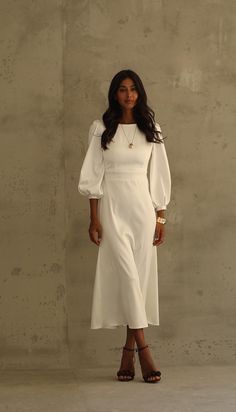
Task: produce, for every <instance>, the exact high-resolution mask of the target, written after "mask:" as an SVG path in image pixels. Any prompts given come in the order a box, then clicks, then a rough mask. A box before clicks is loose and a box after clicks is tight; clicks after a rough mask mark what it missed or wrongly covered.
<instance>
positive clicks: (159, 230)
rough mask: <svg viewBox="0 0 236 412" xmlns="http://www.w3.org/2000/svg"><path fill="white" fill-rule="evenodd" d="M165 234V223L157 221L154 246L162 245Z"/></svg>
mask: <svg viewBox="0 0 236 412" xmlns="http://www.w3.org/2000/svg"><path fill="white" fill-rule="evenodd" d="M164 236H165V227H164V225H163V223H160V222H157V223H156V230H155V233H154V238H153V243H152V244H153V245H154V246H158V245H160V244H161V243H163V242H164Z"/></svg>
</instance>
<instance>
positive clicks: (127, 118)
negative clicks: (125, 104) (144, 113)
mask: <svg viewBox="0 0 236 412" xmlns="http://www.w3.org/2000/svg"><path fill="white" fill-rule="evenodd" d="M120 123H135V119H134V116H133V113H131V112H128V113H123V114H122V117H121V118H120Z"/></svg>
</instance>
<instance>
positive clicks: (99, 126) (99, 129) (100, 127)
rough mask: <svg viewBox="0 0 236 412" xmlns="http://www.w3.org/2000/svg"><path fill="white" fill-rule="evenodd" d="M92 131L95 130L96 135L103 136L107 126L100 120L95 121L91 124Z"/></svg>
mask: <svg viewBox="0 0 236 412" xmlns="http://www.w3.org/2000/svg"><path fill="white" fill-rule="evenodd" d="M90 127H91V129H93V130H94V133H96V134H99V135H101V134H102V133H103V131H104V130H105V125H104V123H103V121H102V120H100V119H95V120H93V122H92V123H91V126H90Z"/></svg>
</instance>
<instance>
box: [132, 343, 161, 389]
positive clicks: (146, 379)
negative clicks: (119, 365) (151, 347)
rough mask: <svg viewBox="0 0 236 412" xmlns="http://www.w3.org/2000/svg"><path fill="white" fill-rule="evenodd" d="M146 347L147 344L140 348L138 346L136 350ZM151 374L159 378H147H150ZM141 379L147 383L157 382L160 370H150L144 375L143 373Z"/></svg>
mask: <svg viewBox="0 0 236 412" xmlns="http://www.w3.org/2000/svg"><path fill="white" fill-rule="evenodd" d="M146 348H148V345H146V346H143V347H142V348H138V349H137V352H140V351H141V350H143V349H146ZM152 376H158V377H159V378H160V379H153V380H152V379H151V380H149V378H151V377H152ZM143 379H144V381H145V382H147V383H157V382H159V381H160V380H161V372H160V371H155V370H151V371H150V372H148V373H146V374H145V375H143Z"/></svg>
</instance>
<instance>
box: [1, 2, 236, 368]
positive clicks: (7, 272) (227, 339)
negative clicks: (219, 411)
mask: <svg viewBox="0 0 236 412" xmlns="http://www.w3.org/2000/svg"><path fill="white" fill-rule="evenodd" d="M0 20H1V24H0V30H1V63H0V86H1V94H0V101H1V152H0V156H1V161H0V177H1V200H0V207H1V217H0V219H1V221H0V224H1V237H0V250H1V280H0V282H1V283H0V292H1V293H0V294H1V298H0V322H1V327H0V334H1V363H0V366H1V367H3V368H67V367H69V366H70V365H72V366H74V367H79V366H88V367H92V366H111V365H116V366H117V362H118V361H119V359H120V348H121V346H122V345H123V342H124V335H125V328H120V329H118V330H115V331H114V330H105V329H102V330H97V331H92V330H90V329H89V327H90V306H91V298H92V286H93V279H94V273H95V265H96V256H97V247H96V246H95V245H94V244H92V243H91V242H90V240H89V238H88V232H87V230H88V223H89V203H88V199H86V198H84V197H83V196H81V195H80V194H79V193H78V190H77V184H78V179H79V172H80V168H81V165H82V161H83V158H84V156H85V153H86V150H87V138H88V128H89V126H90V124H91V122H92V121H93V120H94V119H98V118H101V115H102V113H103V112H104V111H105V109H106V107H107V92H108V87H109V84H110V81H111V79H112V77H113V76H114V75H115V74H116V73H117V72H118V71H119V70H121V69H124V68H130V69H133V70H134V71H136V72H137V73H138V74H139V75H140V77H141V79H142V80H143V83H144V86H145V88H146V91H147V94H148V99H149V104H150V106H151V107H152V108H153V109H154V111H155V113H156V119H157V120H158V121H159V122H160V124H161V126H162V129H163V134H164V136H168V138H167V139H166V149H167V152H168V157H169V162H170V167H171V174H172V185H173V186H172V199H171V203H170V205H169V207H168V211H167V218H168V225H167V227H166V242H165V244H164V245H162V246H160V247H159V248H158V259H159V288H160V322H161V324H160V326H159V327H151V326H150V327H149V328H148V329H146V333H147V341H148V343H149V344H150V346H151V347H152V348H153V350H154V351H155V352H154V353H155V357H156V358H158V359H159V360H160V364H172V365H180V364H183V363H184V364H205V363H216V364H219V363H227V364H231V363H235V361H236V345H235V337H236V336H235V335H236V332H235V331H236V328H235V326H236V325H235V316H236V307H235V285H236V280H235V279H236V278H235V256H234V255H235V252H234V249H235V237H234V233H235V183H236V182H235V180H236V179H235V176H236V170H235V127H236V121H235V111H236V104H235V102H236V99H235V79H236V67H235V62H236V58H235V43H236V29H235V27H236V3H235V1H234V0H199V1H197V2H196V1H195V0H173V1H172V0H143V1H142V0H129V1H127V0H119V1H117V0H100V1H99V0H91V1H86V0H79V1H78V0H74V1H72V0H71V1H59V0H50V2H46V1H37V2H36V1H29V0H28V1H26V0H21V1H20V2H16V1H13V0H9V1H7V2H6V1H5V2H2V3H1V13H0Z"/></svg>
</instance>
